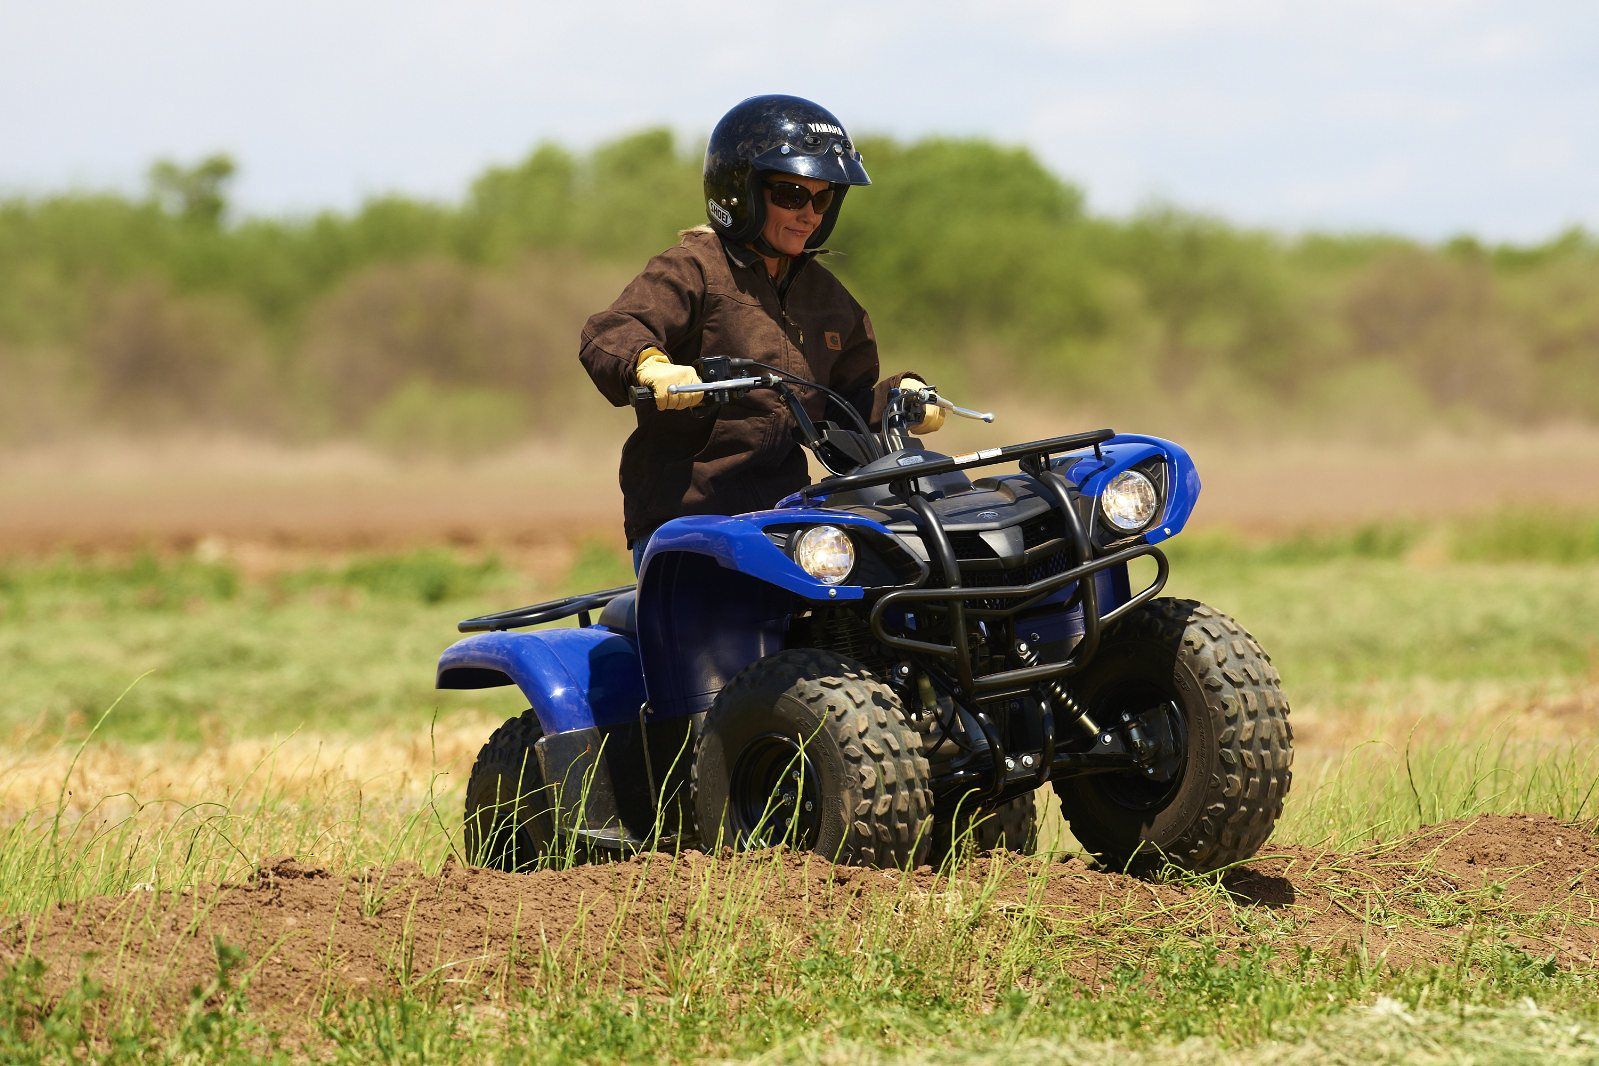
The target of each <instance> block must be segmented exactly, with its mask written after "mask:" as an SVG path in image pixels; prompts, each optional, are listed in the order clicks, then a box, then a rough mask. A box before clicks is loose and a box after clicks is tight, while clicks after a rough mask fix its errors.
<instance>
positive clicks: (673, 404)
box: [633, 346, 944, 414]
mask: <svg viewBox="0 0 1599 1066" xmlns="http://www.w3.org/2000/svg"><path fill="white" fill-rule="evenodd" d="M633 376H634V377H635V378H637V379H638V383H639V384H640V385H643V386H645V387H646V388H649V389H653V390H654V391H655V409H656V410H658V411H681V410H683V409H684V408H686V407H693V406H694V405H695V404H697V403H699V402H700V401H701V400H703V399H705V394H704V393H703V392H690V393H683V394H679V395H673V394H672V393H669V392H667V391H666V389H667V387H668V386H670V385H698V384H699V383H700V376H699V374H697V373H696V372H695V370H694V368H693V367H691V366H685V365H684V364H682V363H674V362H672V360H671V359H669V358H668V357H667V355H666V353H665V352H663V351H661V350H660V349H659V348H656V347H653V346H652V347H649V348H646V349H644V350H643V351H642V352H639V353H638V365H637V366H636V367H634V369H633ZM943 413H944V412H942V411H940V412H939V414H943Z"/></svg>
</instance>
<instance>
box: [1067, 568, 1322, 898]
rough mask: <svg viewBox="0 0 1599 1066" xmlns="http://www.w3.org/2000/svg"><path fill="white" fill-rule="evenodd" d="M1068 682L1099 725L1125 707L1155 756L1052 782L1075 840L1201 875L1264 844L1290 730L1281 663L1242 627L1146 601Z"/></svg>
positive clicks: (1130, 864) (1122, 863) (1136, 862)
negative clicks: (1133, 766)
mask: <svg viewBox="0 0 1599 1066" xmlns="http://www.w3.org/2000/svg"><path fill="white" fill-rule="evenodd" d="M1073 687H1074V689H1075V690H1076V694H1077V697H1078V700H1079V701H1080V702H1081V703H1082V705H1083V706H1084V707H1085V708H1086V709H1087V710H1088V711H1089V713H1090V714H1092V715H1093V716H1094V718H1095V720H1096V721H1097V722H1098V723H1099V725H1100V728H1101V729H1105V730H1114V729H1116V728H1117V727H1118V726H1119V725H1120V724H1121V715H1122V714H1123V713H1124V712H1130V713H1132V714H1133V715H1134V716H1135V717H1136V718H1137V719H1138V721H1139V722H1140V723H1141V724H1142V725H1143V727H1144V728H1145V729H1146V731H1147V732H1148V733H1150V734H1151V735H1153V736H1154V737H1155V738H1156V739H1157V741H1158V742H1159V744H1158V745H1157V746H1158V748H1159V750H1160V751H1161V756H1160V757H1159V758H1157V759H1156V760H1155V763H1154V765H1152V766H1150V767H1148V768H1146V769H1144V770H1128V771H1122V772H1117V773H1112V774H1094V775H1086V776H1078V777H1071V778H1065V779H1062V780H1058V781H1056V782H1055V791H1056V793H1057V794H1058V795H1059V796H1060V802H1061V812H1062V814H1064V815H1065V817H1066V822H1067V824H1068V825H1069V826H1070V827H1071V831H1072V835H1073V836H1075V837H1076V838H1077V840H1078V842H1079V843H1081V844H1082V845H1083V847H1084V848H1086V849H1087V850H1088V851H1089V852H1090V853H1091V854H1092V855H1094V857H1095V858H1097V859H1098V860H1099V861H1100V862H1101V863H1103V864H1104V865H1106V866H1108V867H1110V868H1112V869H1117V870H1123V869H1125V870H1129V871H1132V872H1135V873H1147V872H1150V871H1152V870H1154V869H1157V868H1159V867H1160V866H1161V865H1162V864H1164V863H1170V864H1171V865H1174V866H1177V867H1180V868H1182V869H1186V870H1191V871H1194V872H1204V871H1208V870H1215V869H1218V868H1219V867H1223V866H1226V865H1228V864H1230V863H1235V862H1239V861H1241V860H1243V859H1247V858H1249V857H1250V856H1252V855H1254V854H1255V852H1256V851H1258V850H1259V849H1260V846H1261V845H1262V844H1264V843H1265V842H1266V838H1267V837H1269V836H1270V835H1271V831H1272V828H1273V827H1274V826H1275V825H1276V823H1277V819H1278V817H1279V816H1281V814H1282V808H1283V798H1284V797H1285V796H1286V795H1287V794H1288V786H1289V783H1290V781H1291V780H1292V777H1293V775H1292V773H1291V772H1290V770H1289V767H1290V765H1291V764H1292V762H1293V730H1292V729H1291V728H1290V726H1289V724H1288V699H1287V697H1286V696H1284V695H1283V690H1282V680H1281V678H1279V677H1278V674H1277V669H1276V667H1274V666H1272V664H1271V660H1270V658H1269V657H1268V656H1267V655H1266V653H1265V651H1264V650H1263V649H1262V648H1261V646H1260V645H1259V644H1258V643H1257V642H1256V641H1255V638H1253V637H1251V636H1250V635H1249V633H1247V632H1246V631H1245V630H1244V628H1243V627H1242V626H1240V625H1239V624H1238V623H1237V622H1235V621H1233V620H1232V619H1231V618H1229V617H1228V616H1227V615H1225V614H1222V613H1221V612H1220V611H1217V610H1215V609H1213V608H1211V607H1207V606H1205V605H1204V604H1202V603H1198V602H1196V601H1194V600H1179V599H1156V600H1151V601H1150V602H1149V603H1147V604H1144V605H1143V606H1142V607H1140V608H1138V609H1136V610H1134V611H1132V612H1131V613H1130V614H1128V615H1127V616H1126V617H1125V618H1122V619H1121V620H1119V621H1118V622H1117V623H1116V624H1115V625H1114V626H1113V627H1111V628H1110V629H1109V630H1107V632H1106V633H1105V635H1104V637H1103V639H1102V640H1101V643H1100V647H1099V650H1098V652H1097V654H1096V655H1095V656H1094V659H1093V661H1092V662H1091V663H1090V664H1089V665H1088V667H1087V669H1085V670H1084V671H1083V673H1082V674H1081V675H1079V677H1078V679H1077V681H1076V682H1075V683H1074V686H1073ZM1160 745H1164V747H1160Z"/></svg>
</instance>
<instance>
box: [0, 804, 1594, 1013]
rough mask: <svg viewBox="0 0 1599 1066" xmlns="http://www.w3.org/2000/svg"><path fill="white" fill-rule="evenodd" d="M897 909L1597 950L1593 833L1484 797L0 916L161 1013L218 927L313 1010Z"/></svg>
mask: <svg viewBox="0 0 1599 1066" xmlns="http://www.w3.org/2000/svg"><path fill="white" fill-rule="evenodd" d="M885 915H887V916H889V917H890V918H891V920H892V921H894V922H895V923H902V924H903V927H904V928H905V929H906V930H907V934H906V935H907V937H915V936H922V937H926V936H928V935H929V934H930V933H932V934H934V935H936V932H937V931H938V930H940V929H948V930H955V929H957V928H958V929H961V930H976V931H977V934H976V935H979V936H980V935H982V934H983V932H984V931H985V930H986V931H987V932H988V933H991V934H993V935H995V936H998V937H1001V938H1003V937H1005V936H1007V935H1009V930H1010V929H1011V928H1012V924H1011V923H1015V922H1017V921H1023V920H1026V921H1028V922H1031V923H1034V924H1033V925H1032V926H1031V927H1030V928H1032V929H1033V930H1034V931H1033V932H1032V933H1031V934H1030V935H1034V936H1037V935H1040V933H1039V932H1038V930H1039V928H1040V927H1041V928H1042V930H1044V932H1043V933H1042V935H1045V936H1048V937H1050V938H1051V939H1050V944H1051V950H1052V951H1056V952H1058V958H1059V959H1060V960H1061V961H1062V964H1063V969H1064V972H1067V973H1070V974H1073V975H1075V976H1077V977H1079V978H1080V979H1081V980H1082V981H1083V982H1084V984H1085V987H1090V988H1091V987H1093V986H1094V985H1095V984H1096V983H1097V982H1099V981H1101V980H1103V979H1105V977H1106V976H1107V975H1108V974H1109V972H1110V970H1111V968H1112V967H1113V966H1114V965H1115V963H1116V961H1117V960H1118V959H1123V958H1126V957H1127V956H1128V953H1129V951H1130V950H1136V949H1137V947H1138V945H1139V944H1140V943H1141V942H1148V941H1150V940H1153V939H1154V938H1157V937H1169V936H1170V935H1171V934H1172V931H1173V930H1174V929H1178V930H1181V935H1183V936H1187V937H1192V938H1199V937H1206V936H1208V937H1214V938H1216V939H1217V940H1218V941H1219V942H1220V943H1221V944H1222V945H1223V947H1224V948H1225V949H1229V950H1232V949H1238V950H1241V949H1243V948H1244V947H1246V946H1247V945H1249V944H1251V943H1253V942H1255V939H1256V938H1257V936H1258V934H1259V931H1260V929H1261V928H1262V926H1263V924H1268V925H1270V926H1271V927H1272V928H1273V930H1274V931H1275V932H1276V934H1278V937H1279V939H1278V940H1277V941H1276V942H1278V943H1281V942H1282V939H1281V938H1283V937H1286V938H1287V943H1289V944H1291V945H1298V946H1302V947H1304V948H1307V949H1310V950H1312V951H1314V952H1316V953H1317V954H1318V955H1323V956H1325V955H1327V954H1328V953H1333V954H1336V953H1339V952H1355V951H1361V952H1365V953H1367V955H1368V956H1369V957H1372V958H1376V959H1380V960H1383V961H1385V962H1386V963H1387V964H1388V965H1391V966H1394V967H1409V966H1417V965H1429V964H1442V963H1445V962H1448V961H1451V960H1455V959H1457V958H1459V953H1460V947H1461V943H1462V938H1463V937H1467V936H1468V935H1471V931H1472V929H1473V928H1474V927H1475V926H1477V925H1478V924H1480V923H1481V922H1482V921H1483V919H1484V917H1488V918H1494V917H1497V918H1503V919H1506V921H1505V923H1504V924H1505V926H1506V927H1507V928H1512V929H1514V930H1515V932H1514V934H1513V939H1514V942H1515V943H1516V945H1517V946H1518V947H1520V948H1521V949H1522V950H1524V951H1526V952H1527V953H1528V954H1529V955H1531V956H1533V957H1536V958H1540V959H1544V958H1547V959H1549V960H1552V962H1553V963H1554V964H1555V965H1558V966H1560V967H1563V968H1578V969H1584V970H1591V969H1593V968H1594V967H1595V966H1596V965H1599V838H1596V837H1595V835H1594V833H1593V831H1592V829H1591V827H1579V826H1572V825H1567V824H1563V823H1561V822H1558V821H1556V820H1553V819H1550V818H1546V817H1541V816H1484V817H1480V818H1477V819H1473V820H1469V821H1460V822H1451V823H1447V824H1443V825H1437V826H1432V827H1428V828H1426V829H1423V830H1421V831H1419V832H1417V833H1414V834H1411V835H1409V836H1406V837H1404V838H1401V839H1399V840H1397V841H1393V842H1389V843H1385V844H1374V845H1371V846H1369V847H1367V848H1365V849H1363V850H1360V851H1356V852H1352V853H1330V852H1324V851H1318V850H1315V849H1311V848H1303V847H1283V848H1272V849H1269V850H1268V853H1267V854H1264V855H1263V856H1261V857H1260V858H1258V859H1257V860H1255V861H1253V862H1251V863H1250V864H1248V865H1247V866H1246V867H1242V868H1239V869H1235V870H1233V871H1229V872H1228V873H1226V874H1225V875H1223V877H1222V878H1221V881H1220V884H1219V885H1217V884H1216V883H1213V882H1211V881H1209V880H1196V881H1194V882H1192V883H1185V882H1148V881H1141V880H1136V879H1134V878H1131V877H1126V876H1122V875H1120V874H1115V873H1106V872H1102V871H1097V870H1093V869H1090V868H1089V867H1087V866H1085V865H1083V864H1082V863H1081V862H1079V861H1076V860H1069V861H1045V860H1042V859H1040V860H1032V859H1027V860H1017V859H1011V858H1005V859H998V860H980V861H977V862H974V863H972V864H970V865H968V866H967V867H965V868H963V869H962V870H961V871H959V872H958V873H957V874H956V875H955V876H953V877H940V876H937V875H935V874H934V873H933V871H931V870H926V869H924V870H921V871H917V872H915V873H913V874H909V875H902V874H899V873H895V872H884V871H877V870H861V869H852V868H846V867H838V866H834V865H832V864H831V863H827V862H824V861H821V860H819V859H816V858H814V857H811V856H806V855H799V854H792V853H783V852H776V853H773V852H768V853H758V854H753V855H745V856H737V857H712V856H706V855H703V854H699V853H695V852H688V853H684V854H682V855H679V856H676V857H669V856H661V855H656V856H643V857H640V858H637V859H634V860H632V861H628V862H620V863H614V864H608V865H597V866H587V867H580V868H576V869H572V870H567V871H549V872H540V873H533V874H526V875H510V874H504V873H499V872H495V871H489V870H480V869H474V868H469V867H464V866H461V865H458V864H456V863H454V862H449V863H447V864H446V865H445V866H444V868H443V870H442V871H441V872H440V873H439V874H438V875H437V876H429V875H426V874H424V873H423V872H422V871H421V870H420V869H418V868H417V867H416V866H414V865H411V864H400V865H397V866H393V867H390V868H387V869H382V870H371V871H366V872H364V873H359V874H341V873H335V872H330V871H327V870H321V869H314V868H308V867H305V866H302V865H300V864H299V863H297V862H295V861H294V860H293V859H291V858H280V859H274V860H270V861H267V862H264V863H263V864H262V865H261V867H260V869H259V872H258V873H257V874H256V875H255V876H254V877H253V878H251V879H250V880H248V881H246V882H244V883H238V884H221V885H211V886H204V887H202V888H199V889H196V890H193V891H186V892H179V893H166V892H158V891H134V892H131V893H128V894H126V895H120V896H107V897H99V898H93V899H88V900H85V901H82V902H79V903H73V904H58V905H57V906H56V907H55V908H53V909H51V910H49V911H47V912H45V913H43V914H21V915H12V916H10V917H9V918H6V919H0V965H4V964H9V963H13V962H15V961H16V960H18V959H20V958H21V957H23V956H25V955H32V956H35V957H37V958H39V959H41V960H43V961H44V962H45V963H46V964H47V966H48V971H47V974H48V975H49V980H50V982H51V983H52V984H53V985H54V986H57V988H58V989H61V990H64V989H65V988H66V987H67V986H68V985H69V984H70V983H71V982H72V981H73V980H75V977H76V975H77V974H78V973H80V972H82V971H85V970H86V971H88V972H89V973H90V974H92V975H93V976H94V977H95V978H96V979H97V980H99V981H101V982H102V983H103V984H105V985H106V986H107V987H110V988H115V989H123V990H126V993H125V994H130V995H132V996H133V997H134V998H135V999H136V1000H142V1001H143V1002H145V1003H146V1004H147V1005H148V1008H149V1009H150V1010H152V1011H155V1012H156V1013H158V1014H160V1013H162V1012H164V1011H165V1010H167V1009H171V1008H170V1006H169V1005H172V1004H180V1003H182V1002H183V995H184V993H185V992H186V990H188V989H191V988H193V987H196V986H202V987H203V986H204V985H205V984H206V983H207V981H209V980H211V979H212V978H214V976H215V974H216V955H215V947H214V944H215V942H216V941H217V940H221V941H222V942H224V943H226V944H229V945H231V946H233V947H237V948H240V949H242V950H243V951H244V953H245V957H246V959H247V960H248V962H247V965H246V966H245V968H244V970H243V971H242V977H241V978H240V980H241V981H242V982H243V983H244V987H245V988H246V994H247V996H248V999H249V1001H250V1003H251V1005H252V1007H253V1008H254V1009H256V1010H264V1011H266V1012H269V1013H272V1014H275V1015H282V1016H284V1017H293V1016H298V1017H305V1016H307V1014H308V1013H314V1012H315V1011H316V1009H317V1006H318V1004H319V1003H321V1002H323V1001H325V1000H326V999H327V998H334V999H337V998H342V997H344V996H347V995H350V994H356V995H363V994H390V993H393V992H397V991H399V990H401V989H402V988H403V989H409V990H412V991H414V990H415V989H416V988H417V987H418V986H422V987H431V988H432V989H433V990H435V991H436V992H437V993H438V994H440V995H443V996H445V997H447V998H448V997H461V998H463V999H481V998H482V997H483V996H485V995H487V996H490V997H492V996H494V995H495V994H496V992H503V991H506V990H507V989H514V988H522V987H529V986H534V987H536V986H539V985H540V984H541V982H547V981H548V979H549V975H550V974H551V973H552V972H560V973H561V974H563V975H564V976H565V978H566V979H570V977H571V975H572V974H583V975H587V977H588V979H589V980H590V982H591V985H590V987H594V988H615V989H621V990H626V991H631V992H636V993H639V994H642V995H646V996H650V995H657V994H667V993H668V992H669V991H670V990H671V989H672V987H674V982H680V981H682V980H683V973H684V968H685V962H686V960H691V959H694V958H696V957H701V956H703V953H704V952H706V951H707V950H709V951H711V952H712V953H713V954H714V952H715V951H717V950H723V951H725V950H727V949H728V948H729V946H730V945H731V946H733V947H735V948H736V947H737V946H738V945H739V944H740V943H754V942H759V943H761V944H763V945H764V946H765V948H766V949H767V950H769V951H770V952H771V957H773V958H791V957H795V956H797V955H799V954H800V953H802V952H803V951H804V950H805V949H806V948H807V946H808V945H809V943H810V941H811V940H812V939H813V937H814V936H815V935H816V930H817V929H819V928H821V927H822V926H824V925H826V924H828V923H834V928H837V927H838V926H837V924H836V923H837V922H838V920H840V919H843V921H844V927H845V928H850V927H852V926H853V925H854V924H855V923H857V922H858V923H863V924H864V923H867V922H870V921H872V920H873V918H874V916H876V919H877V920H882V918H883V917H884V916H885ZM1023 980H1025V977H1024V978H1023ZM990 991H993V992H998V991H1001V990H999V989H993V990H990Z"/></svg>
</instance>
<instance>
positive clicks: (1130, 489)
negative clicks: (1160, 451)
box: [1099, 470, 1160, 533]
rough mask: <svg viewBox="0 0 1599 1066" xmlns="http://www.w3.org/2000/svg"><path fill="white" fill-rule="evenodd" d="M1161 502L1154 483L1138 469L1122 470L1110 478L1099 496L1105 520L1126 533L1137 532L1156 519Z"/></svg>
mask: <svg viewBox="0 0 1599 1066" xmlns="http://www.w3.org/2000/svg"><path fill="white" fill-rule="evenodd" d="M1159 505H1160V494H1159V493H1157V492H1156V491H1155V483H1154V482H1152V481H1150V480H1149V478H1147V477H1145V476H1144V475H1143V474H1140V473H1139V472H1138V471H1136V470H1123V471H1122V472H1121V473H1119V474H1117V475H1116V476H1115V477H1113V478H1111V479H1110V484H1109V485H1106V486H1105V491H1104V492H1102V493H1100V496H1099V511H1100V513H1101V514H1103V515H1104V516H1105V521H1107V522H1109V523H1110V524H1111V525H1112V526H1114V527H1115V528H1117V529H1119V530H1121V531H1122V532H1123V533H1137V532H1138V531H1139V530H1140V529H1143V528H1144V527H1145V526H1147V525H1149V523H1150V522H1151V521H1153V520H1154V517H1155V510H1156V508H1157V507H1159Z"/></svg>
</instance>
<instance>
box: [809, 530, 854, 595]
mask: <svg viewBox="0 0 1599 1066" xmlns="http://www.w3.org/2000/svg"><path fill="white" fill-rule="evenodd" d="M794 561H795V562H796V563H798V564H799V565H800V569H801V570H804V571H805V572H806V573H807V574H809V575H811V576H812V577H814V578H815V579H816V580H818V581H820V582H822V584H824V585H837V584H839V583H840V582H842V581H843V580H844V579H845V578H846V577H849V572H850V571H851V570H853V569H855V545H854V543H853V542H852V541H851V540H850V539H849V534H848V533H845V532H844V531H843V530H842V529H839V528H838V527H837V526H812V527H811V528H810V529H807V530H806V531H805V532H803V533H801V534H800V535H799V537H798V538H796V539H795V541H794Z"/></svg>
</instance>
